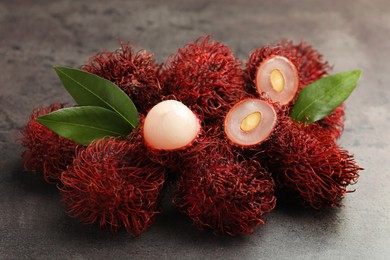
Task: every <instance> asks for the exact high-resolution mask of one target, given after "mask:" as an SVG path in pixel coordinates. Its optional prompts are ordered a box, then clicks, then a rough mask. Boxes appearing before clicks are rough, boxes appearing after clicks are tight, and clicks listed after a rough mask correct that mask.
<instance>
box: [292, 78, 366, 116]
mask: <svg viewBox="0 0 390 260" xmlns="http://www.w3.org/2000/svg"><path fill="white" fill-rule="evenodd" d="M361 74H362V72H361V71H360V70H353V71H347V72H341V73H338V74H334V75H331V76H327V77H324V78H322V79H319V80H317V81H315V82H313V83H311V84H309V85H308V86H306V87H305V88H304V89H302V90H301V92H300V93H299V96H298V100H297V101H296V102H295V105H294V107H293V109H292V111H291V114H290V117H292V118H293V119H295V120H298V121H301V122H305V123H312V122H315V121H318V120H320V119H322V118H324V117H326V116H327V115H329V114H330V113H332V111H333V110H334V109H335V108H337V107H338V106H339V105H341V103H343V102H344V101H345V100H346V99H347V98H348V97H349V95H350V94H351V93H352V91H353V90H354V89H355V87H356V85H357V83H358V81H359V78H360V76H361Z"/></svg>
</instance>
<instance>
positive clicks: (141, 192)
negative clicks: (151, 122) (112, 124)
mask: <svg viewBox="0 0 390 260" xmlns="http://www.w3.org/2000/svg"><path fill="white" fill-rule="evenodd" d="M164 175H165V174H164V168H163V167H161V166H160V165H157V164H155V163H153V162H152V161H150V160H149V159H148V158H147V156H145V148H144V146H143V144H142V141H141V138H135V139H132V142H128V141H120V140H118V139H115V138H106V139H101V140H98V141H96V142H94V143H91V144H90V145H89V146H88V147H86V148H83V149H80V150H79V151H78V152H77V157H76V158H75V159H74V161H73V164H72V165H70V166H69V167H68V169H67V170H66V171H64V172H63V174H62V176H61V182H62V184H63V187H60V190H61V195H62V200H63V202H64V205H65V208H66V211H67V213H68V214H69V215H70V216H71V217H74V218H78V219H80V220H81V221H82V222H84V223H87V224H92V223H99V225H100V227H104V226H109V227H111V229H112V230H113V231H116V230H118V229H119V228H120V227H122V226H123V227H125V228H126V230H127V232H129V233H130V234H132V235H134V236H138V235H140V234H141V233H142V232H144V231H145V230H146V229H147V228H148V227H149V226H150V225H151V224H152V222H153V220H154V218H155V216H156V214H157V213H158V211H159V198H160V190H161V188H162V187H163V184H164V179H165V177H164Z"/></svg>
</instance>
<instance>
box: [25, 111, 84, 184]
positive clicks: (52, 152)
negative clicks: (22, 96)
mask: <svg viewBox="0 0 390 260" xmlns="http://www.w3.org/2000/svg"><path fill="white" fill-rule="evenodd" d="M64 107H65V105H64V104H52V105H50V106H48V107H39V108H36V109H34V110H33V112H32V113H31V116H30V120H29V121H28V122H27V124H26V126H25V127H24V128H23V129H22V130H21V132H20V133H21V134H22V137H21V138H20V141H21V142H22V146H23V147H24V148H25V151H24V152H23V155H22V156H23V160H24V168H25V169H26V170H30V171H33V172H35V171H41V172H42V175H43V178H44V179H45V181H46V182H48V183H57V182H58V181H59V178H60V176H61V172H62V171H64V170H65V169H66V167H67V166H68V165H69V164H71V163H72V161H73V158H74V157H75V156H76V147H77V144H76V143H75V142H73V141H71V140H69V139H66V138H63V137H61V136H59V135H57V134H56V133H54V132H53V131H51V130H50V129H48V128H47V127H45V126H44V125H42V124H40V123H39V122H38V121H36V118H37V117H39V116H43V115H46V114H49V113H51V112H54V111H56V110H59V109H61V108H64Z"/></svg>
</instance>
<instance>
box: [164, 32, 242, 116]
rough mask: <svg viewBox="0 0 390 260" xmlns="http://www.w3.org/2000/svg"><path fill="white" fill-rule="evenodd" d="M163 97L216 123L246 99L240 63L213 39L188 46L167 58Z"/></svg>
mask: <svg viewBox="0 0 390 260" xmlns="http://www.w3.org/2000/svg"><path fill="white" fill-rule="evenodd" d="M161 75H162V79H163V85H164V94H165V95H173V96H175V98H176V99H177V100H179V101H181V102H183V103H184V104H185V105H187V106H189V107H190V108H191V109H192V110H194V111H195V112H196V113H197V114H199V116H200V117H201V119H202V120H203V119H204V120H206V121H207V122H214V121H215V120H217V119H220V118H221V115H222V117H223V115H224V114H225V113H226V112H227V110H228V109H229V108H230V107H231V106H232V105H233V104H235V103H236V102H238V101H239V100H241V99H242V98H243V97H244V96H246V93H245V90H244V88H243V83H244V77H243V76H244V74H243V71H242V68H241V62H240V61H239V60H238V59H237V58H236V57H234V55H233V53H232V51H231V49H230V48H229V47H227V46H226V45H224V44H222V43H220V42H217V41H213V40H212V39H211V37H210V36H206V37H201V38H199V39H198V40H196V41H195V42H193V43H188V44H187V45H186V46H185V47H184V48H183V49H179V50H178V52H177V53H176V54H175V55H173V56H171V57H170V58H168V60H167V61H166V63H165V64H164V67H163V71H162V74H161Z"/></svg>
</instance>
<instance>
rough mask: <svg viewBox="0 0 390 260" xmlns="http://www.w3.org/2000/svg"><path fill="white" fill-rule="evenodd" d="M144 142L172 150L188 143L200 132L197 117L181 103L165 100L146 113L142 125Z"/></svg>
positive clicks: (150, 145)
mask: <svg viewBox="0 0 390 260" xmlns="http://www.w3.org/2000/svg"><path fill="white" fill-rule="evenodd" d="M142 132H143V137H144V140H145V144H146V145H147V146H148V147H150V148H152V149H156V150H167V151H173V150H178V149H183V148H184V147H186V146H188V145H190V144H191V143H192V142H193V141H194V140H195V138H196V137H197V136H198V135H199V132H200V121H199V119H198V117H197V116H196V115H195V114H194V113H193V112H192V111H191V110H190V109H189V108H188V107H187V106H186V105H184V104H183V103H181V102H179V101H176V100H165V101H162V102H160V103H158V104H157V105H155V106H154V107H153V108H152V109H151V110H150V111H149V112H148V114H147V116H146V118H145V120H144V122H143V127H142Z"/></svg>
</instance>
